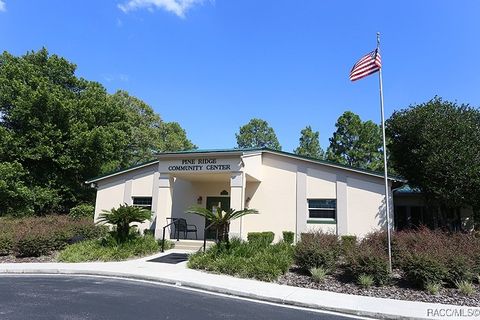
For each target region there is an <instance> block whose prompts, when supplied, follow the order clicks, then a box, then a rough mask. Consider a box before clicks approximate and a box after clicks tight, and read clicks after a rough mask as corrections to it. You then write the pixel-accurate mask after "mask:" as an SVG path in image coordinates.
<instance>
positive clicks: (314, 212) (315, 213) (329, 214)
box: [308, 209, 335, 219]
mask: <svg viewBox="0 0 480 320" xmlns="http://www.w3.org/2000/svg"><path fill="white" fill-rule="evenodd" d="M308 212H309V218H317V219H335V210H325V209H323V210H322V209H310V210H309V211H308Z"/></svg>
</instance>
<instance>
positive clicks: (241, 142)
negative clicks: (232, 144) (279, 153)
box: [235, 118, 282, 150]
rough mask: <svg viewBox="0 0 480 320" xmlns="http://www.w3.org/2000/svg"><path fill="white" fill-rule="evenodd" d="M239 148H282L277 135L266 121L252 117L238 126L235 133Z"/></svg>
mask: <svg viewBox="0 0 480 320" xmlns="http://www.w3.org/2000/svg"><path fill="white" fill-rule="evenodd" d="M235 137H236V138H237V146H238V147H239V148H264V147H267V148H270V149H274V150H282V146H281V145H280V143H279V142H278V139H277V135H276V134H275V131H274V130H273V128H272V127H270V126H269V125H268V123H267V121H265V120H262V119H256V118H254V119H252V120H250V122H249V123H247V124H246V125H244V126H242V127H240V131H239V133H237V134H235Z"/></svg>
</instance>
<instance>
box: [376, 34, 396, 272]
mask: <svg viewBox="0 0 480 320" xmlns="http://www.w3.org/2000/svg"><path fill="white" fill-rule="evenodd" d="M377 53H380V32H377ZM378 79H379V83H380V110H381V114H382V139H383V169H384V172H383V173H384V180H385V208H386V212H385V216H386V221H387V242H388V268H389V270H390V272H392V246H391V235H390V201H389V190H388V189H389V188H388V170H387V143H386V139H385V111H384V107H383V80H382V68H380V70H379V72H378Z"/></svg>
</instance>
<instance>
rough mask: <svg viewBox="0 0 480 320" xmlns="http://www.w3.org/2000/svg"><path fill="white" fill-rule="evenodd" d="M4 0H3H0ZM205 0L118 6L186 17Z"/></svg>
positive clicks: (140, 0)
mask: <svg viewBox="0 0 480 320" xmlns="http://www.w3.org/2000/svg"><path fill="white" fill-rule="evenodd" d="M0 1H2V0H0ZM204 2H205V0H129V1H127V2H125V3H123V4H119V5H118V8H120V10H122V11H123V12H125V13H127V12H129V11H133V10H137V9H147V10H149V11H153V9H155V8H157V9H162V10H166V11H168V12H171V13H174V14H176V15H177V16H179V17H180V18H185V13H186V12H187V11H188V10H189V9H190V8H192V7H193V6H195V5H201V4H202V3H204Z"/></svg>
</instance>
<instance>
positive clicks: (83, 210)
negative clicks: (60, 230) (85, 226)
mask: <svg viewBox="0 0 480 320" xmlns="http://www.w3.org/2000/svg"><path fill="white" fill-rule="evenodd" d="M94 214H95V207H94V206H92V205H91V204H88V203H82V204H79V205H77V206H75V207H73V208H72V209H70V212H69V213H68V215H69V216H70V217H71V218H73V219H78V218H91V219H93V217H94Z"/></svg>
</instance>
